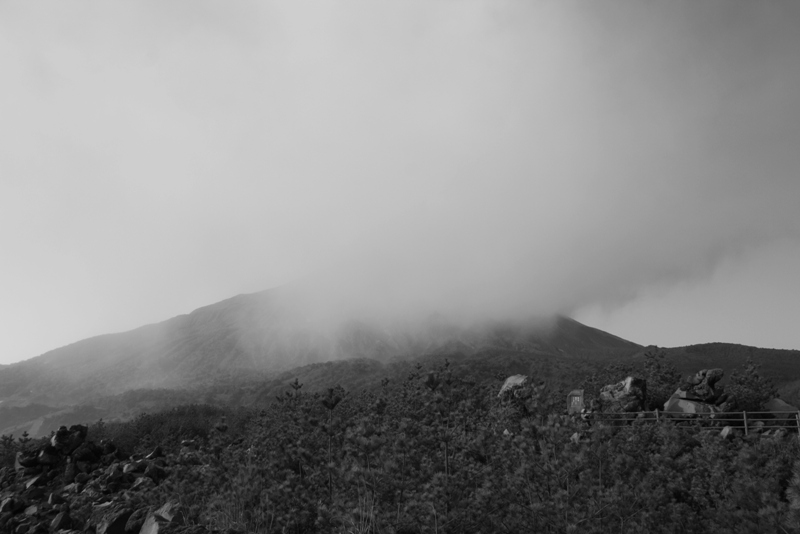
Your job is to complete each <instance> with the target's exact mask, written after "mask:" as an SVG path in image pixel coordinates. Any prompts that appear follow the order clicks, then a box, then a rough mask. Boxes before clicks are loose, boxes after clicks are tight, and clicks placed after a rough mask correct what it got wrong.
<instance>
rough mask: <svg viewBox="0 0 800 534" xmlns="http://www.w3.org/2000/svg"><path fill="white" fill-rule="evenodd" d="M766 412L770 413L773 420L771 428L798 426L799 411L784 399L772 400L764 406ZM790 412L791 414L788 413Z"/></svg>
mask: <svg viewBox="0 0 800 534" xmlns="http://www.w3.org/2000/svg"><path fill="white" fill-rule="evenodd" d="M764 410H765V411H767V412H771V413H770V417H771V419H772V420H773V421H772V422H771V423H770V426H775V425H776V424H777V425H785V426H797V414H798V412H799V411H798V409H797V408H795V407H794V406H792V405H791V404H789V403H788V402H785V401H783V400H782V399H770V400H769V401H767V402H766V404H764ZM786 412H789V413H786Z"/></svg>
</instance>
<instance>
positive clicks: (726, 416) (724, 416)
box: [585, 410, 800, 435]
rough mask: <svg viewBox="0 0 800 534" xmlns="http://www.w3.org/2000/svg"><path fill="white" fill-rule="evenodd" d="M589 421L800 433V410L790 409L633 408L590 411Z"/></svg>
mask: <svg viewBox="0 0 800 534" xmlns="http://www.w3.org/2000/svg"><path fill="white" fill-rule="evenodd" d="M587 415H588V417H586V418H585V420H586V421H590V422H598V423H613V424H625V423H633V422H634V421H636V422H653V423H659V422H671V423H676V424H679V425H686V424H689V425H700V426H702V427H707V428H708V429H709V430H714V429H716V430H720V429H722V428H723V427H726V426H730V427H733V428H738V429H740V430H743V431H744V433H745V435H748V434H749V433H750V432H765V431H767V430H777V429H783V430H785V431H789V432H798V433H800V411H790V412H717V413H682V412H662V411H660V410H654V411H652V412H629V413H600V412H594V413H591V414H587Z"/></svg>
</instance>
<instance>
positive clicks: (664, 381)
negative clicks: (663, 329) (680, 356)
mask: <svg viewBox="0 0 800 534" xmlns="http://www.w3.org/2000/svg"><path fill="white" fill-rule="evenodd" d="M644 379H645V380H646V381H647V404H648V406H647V408H648V409H649V410H661V409H663V407H664V403H665V402H667V400H669V398H670V397H671V396H672V394H673V393H675V390H676V389H678V386H679V385H680V382H681V374H680V372H679V371H678V368H677V367H675V364H674V363H672V362H670V361H667V353H666V352H665V351H664V350H659V349H658V347H656V348H655V349H654V350H651V351H648V352H646V353H645V355H644Z"/></svg>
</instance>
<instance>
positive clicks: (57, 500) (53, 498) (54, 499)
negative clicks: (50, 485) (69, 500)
mask: <svg viewBox="0 0 800 534" xmlns="http://www.w3.org/2000/svg"><path fill="white" fill-rule="evenodd" d="M65 502H66V501H65V500H64V497H62V496H60V495H59V494H58V493H51V494H50V496H49V497H48V498H47V504H49V505H50V506H56V505H59V504H64V503H65Z"/></svg>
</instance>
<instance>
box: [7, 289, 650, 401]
mask: <svg viewBox="0 0 800 534" xmlns="http://www.w3.org/2000/svg"><path fill="white" fill-rule="evenodd" d="M490 348H495V349H497V348H501V349H507V350H512V351H519V352H529V353H546V354H555V355H559V356H563V357H567V358H569V357H573V358H575V357H582V356H585V355H586V354H588V353H590V352H598V351H600V352H603V351H611V352H614V351H619V350H621V351H623V352H625V351H627V352H631V351H635V350H637V349H638V348H639V345H636V344H635V343H631V342H628V341H625V340H623V339H621V338H618V337H616V336H613V335H611V334H607V333H605V332H602V331H599V330H596V329H592V328H589V327H587V326H584V325H582V324H580V323H578V322H576V321H573V320H571V319H568V318H565V317H561V316H552V317H546V318H538V319H531V320H529V321H517V322H510V321H481V322H473V323H464V322H457V321H451V320H449V319H448V318H445V317H444V316H441V315H431V316H428V317H427V318H425V319H422V320H416V321H405V322H402V321H399V320H397V321H394V322H381V321H378V320H374V321H369V320H366V319H361V320H344V321H340V322H338V323H331V322H327V323H326V322H320V321H317V320H313V319H309V318H307V317H305V316H304V315H303V309H302V307H298V306H297V303H296V301H294V300H293V299H292V297H291V294H289V293H288V292H287V290H286V289H285V288H278V289H273V290H268V291H263V292H260V293H253V294H245V295H238V296H235V297H233V298H230V299H227V300H224V301H221V302H217V303H215V304H212V305H209V306H205V307H202V308H199V309H197V310H194V311H193V312H191V313H189V314H187V315H180V316H178V317H174V318H172V319H169V320H167V321H164V322H161V323H157V324H150V325H146V326H142V327H140V328H137V329H135V330H131V331H129V332H123V333H116V334H108V335H103V336H98V337H93V338H90V339H85V340H82V341H78V342H76V343H73V344H71V345H68V346H65V347H61V348H58V349H55V350H52V351H49V352H47V353H45V354H43V355H41V356H39V357H36V358H33V359H30V360H27V361H24V362H20V363H17V364H13V365H10V366H8V367H5V368H3V369H2V370H0V400H2V401H3V402H4V403H5V405H6V406H8V405H11V404H19V403H25V402H38V403H44V404H50V405H63V404H74V403H80V402H83V401H86V400H88V399H91V398H95V397H101V396H104V395H116V394H120V393H123V392H125V391H128V390H133V389H142V388H149V389H156V388H186V387H190V386H193V385H197V384H200V383H207V382H213V381H214V380H215V379H216V378H218V377H222V376H230V375H237V374H238V375H246V374H248V373H253V372H257V373H265V374H269V373H273V374H274V373H278V372H282V371H287V370H289V369H291V368H295V367H300V366H304V365H308V364H313V363H319V362H325V361H332V360H342V359H348V358H369V359H372V360H377V361H380V362H388V361H390V360H392V359H403V358H406V359H408V358H412V357H417V356H420V355H425V354H462V355H472V354H476V353H479V352H481V351H483V350H486V349H490Z"/></svg>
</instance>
